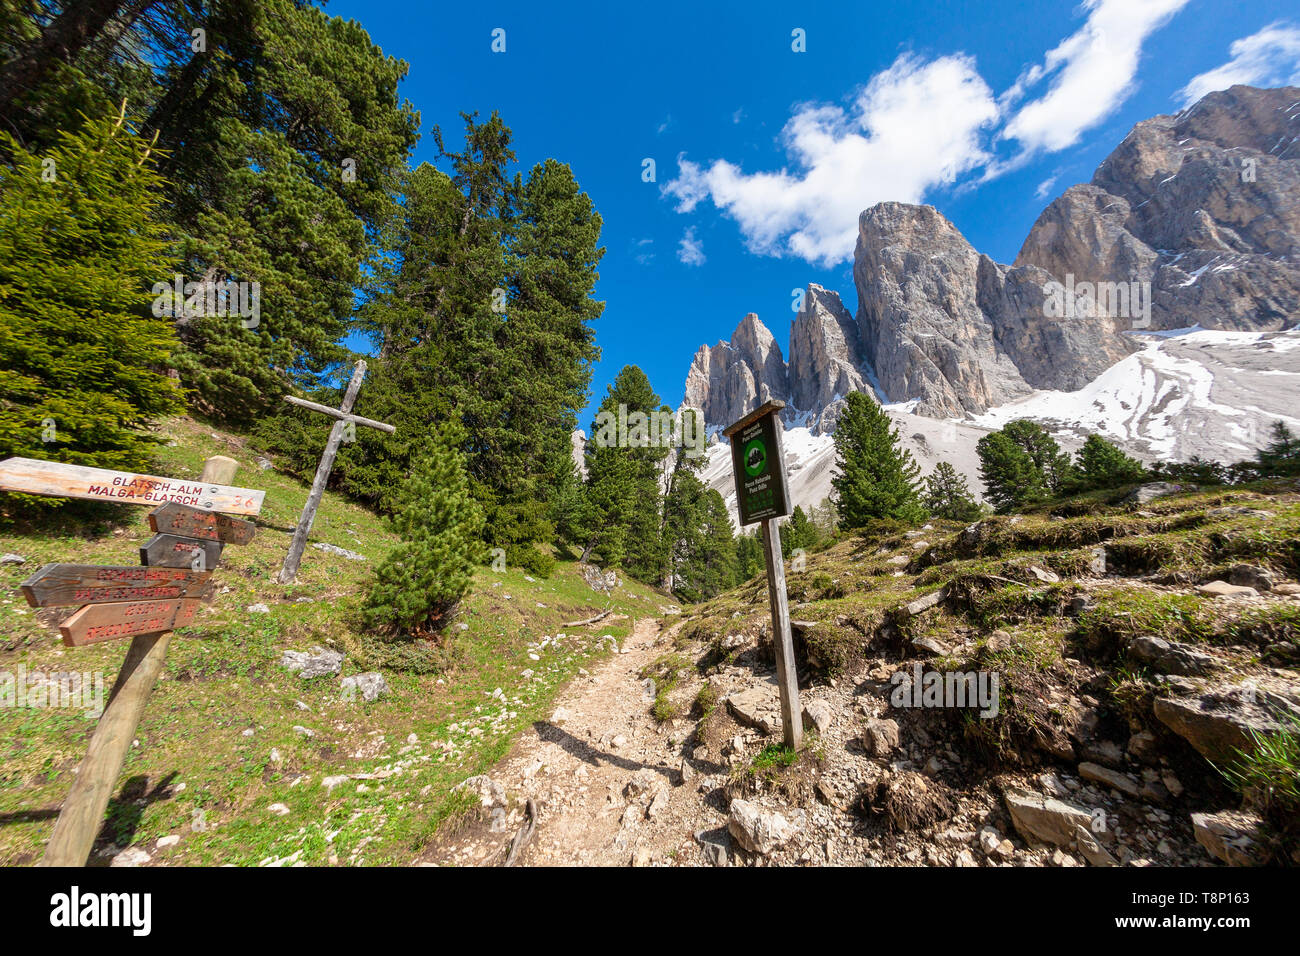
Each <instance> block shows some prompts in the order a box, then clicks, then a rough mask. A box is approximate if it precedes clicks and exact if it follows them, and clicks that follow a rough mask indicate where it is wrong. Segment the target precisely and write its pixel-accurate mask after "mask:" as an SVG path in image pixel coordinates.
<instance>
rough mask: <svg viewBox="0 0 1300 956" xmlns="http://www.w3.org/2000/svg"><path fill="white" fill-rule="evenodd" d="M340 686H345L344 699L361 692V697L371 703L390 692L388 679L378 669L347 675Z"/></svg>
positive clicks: (349, 698)
mask: <svg viewBox="0 0 1300 956" xmlns="http://www.w3.org/2000/svg"><path fill="white" fill-rule="evenodd" d="M340 686H341V687H342V688H343V699H344V700H352V699H353V698H355V697H356V696H357V694H360V695H361V699H362V700H364V701H366V702H367V703H369V702H370V701H375V700H378V699H379V698H380V697H382V696H384V695H385V694H387V693H388V681H386V680H384V675H383V674H381V673H379V672H378V671H369V672H368V673H365V674H357V675H355V676H354V677H345V678H343V681H342V683H341V684H340Z"/></svg>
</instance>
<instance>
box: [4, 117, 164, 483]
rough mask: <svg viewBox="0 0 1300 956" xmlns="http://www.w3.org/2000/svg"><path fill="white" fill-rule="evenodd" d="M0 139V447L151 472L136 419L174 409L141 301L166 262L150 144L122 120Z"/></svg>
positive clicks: (160, 328)
mask: <svg viewBox="0 0 1300 956" xmlns="http://www.w3.org/2000/svg"><path fill="white" fill-rule="evenodd" d="M0 150H3V151H4V152H6V153H7V154H8V155H9V156H10V160H9V162H7V163H4V164H0V355H3V356H4V362H3V367H2V368H0V458H6V457H9V456H10V455H21V456H25V457H31V458H43V459H51V460H57V461H66V462H72V463H76V464H83V465H96V466H101V467H107V468H121V469H125V470H129V471H130V470H146V468H147V467H148V465H149V464H150V461H151V454H150V452H151V448H152V446H153V443H154V442H155V441H156V440H157V439H154V438H152V437H150V436H148V435H147V434H145V433H144V432H142V431H141V429H142V428H143V427H144V426H146V425H148V424H149V423H150V422H151V420H153V419H155V418H157V417H158V416H160V415H165V414H168V413H171V412H175V411H179V410H180V408H181V407H182V406H181V401H180V400H181V393H180V390H179V388H178V387H177V386H176V384H175V383H174V382H173V381H172V380H171V379H170V378H168V376H167V369H168V367H169V365H170V360H171V355H172V353H173V350H174V349H175V348H176V347H177V343H176V339H175V335H174V334H173V331H172V328H171V325H170V323H169V322H168V321H167V320H166V319H165V318H159V317H157V316H155V315H154V314H153V312H152V311H151V308H150V305H151V302H152V295H151V294H150V289H151V284H152V282H153V281H154V278H155V276H156V274H157V270H158V269H159V268H160V267H162V268H166V265H167V263H168V258H167V252H166V243H165V238H164V235H163V228H162V227H161V226H160V225H159V224H158V223H157V221H156V220H155V218H154V216H155V213H156V212H157V209H158V205H159V189H160V181H159V179H158V177H157V175H156V174H155V173H154V172H153V169H152V158H151V156H150V150H149V148H148V146H147V145H146V144H145V143H143V142H141V141H140V140H139V139H138V138H137V137H136V136H135V134H134V133H132V131H131V130H130V129H129V128H128V127H127V125H126V123H125V122H124V121H123V120H122V119H121V118H120V117H118V118H116V119H114V118H99V119H93V120H89V121H87V122H86V123H85V124H84V125H83V126H81V127H80V128H79V129H78V131H77V132H76V133H65V134H63V135H62V136H60V137H59V139H58V142H57V143H56V145H55V146H54V147H53V148H51V149H50V150H48V151H47V152H46V153H45V154H43V155H39V156H38V155H35V154H33V153H31V152H29V151H27V150H26V149H25V148H24V147H23V146H22V145H21V144H20V143H18V142H17V141H15V140H14V139H12V138H10V137H8V136H7V134H4V133H0Z"/></svg>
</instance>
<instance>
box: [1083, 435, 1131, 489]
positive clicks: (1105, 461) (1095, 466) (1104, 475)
mask: <svg viewBox="0 0 1300 956" xmlns="http://www.w3.org/2000/svg"><path fill="white" fill-rule="evenodd" d="M1075 469H1076V473H1077V476H1078V477H1077V480H1076V481H1075V482H1074V484H1075V485H1076V486H1077V487H1078V488H1079V489H1080V490H1086V489H1090V488H1117V487H1119V486H1120V485H1127V484H1132V483H1134V482H1137V481H1141V480H1142V479H1143V478H1144V477H1146V473H1147V470H1146V468H1145V467H1143V465H1142V463H1141V462H1140V461H1138V460H1137V459H1135V458H1130V457H1129V456H1128V455H1126V454H1124V452H1123V451H1121V450H1120V449H1119V448H1118V447H1117V446H1116V445H1114V444H1113V443H1112V442H1108V441H1107V440H1106V439H1104V438H1102V437H1101V436H1100V435H1089V436H1088V438H1087V440H1086V441H1085V442H1084V443H1083V447H1082V448H1080V449H1079V451H1078V453H1077V454H1076V455H1075Z"/></svg>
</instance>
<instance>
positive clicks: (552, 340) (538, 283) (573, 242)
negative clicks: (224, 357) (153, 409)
mask: <svg viewBox="0 0 1300 956" xmlns="http://www.w3.org/2000/svg"><path fill="white" fill-rule="evenodd" d="M464 121H465V145H464V147H463V148H462V149H461V150H460V151H459V152H456V153H451V152H448V151H447V150H446V149H445V147H443V146H440V156H439V159H440V161H441V162H443V163H445V165H446V166H447V168H448V170H447V172H444V171H442V170H440V169H438V168H436V167H434V166H432V165H428V164H424V165H421V166H420V167H418V168H417V169H415V170H413V171H411V173H410V174H409V175H408V176H407V177H406V179H405V181H404V183H403V187H402V188H403V193H404V196H405V201H404V202H403V203H402V205H401V208H400V215H399V216H398V217H397V218H396V219H394V221H393V222H392V223H391V224H390V228H389V230H388V234H387V235H386V238H385V239H384V244H385V245H387V246H391V248H392V249H393V250H394V252H393V254H392V256H391V257H390V258H389V259H388V260H387V261H386V262H385V264H384V266H383V268H382V269H380V270H379V271H378V272H377V273H376V275H375V277H374V280H373V282H372V283H371V284H370V285H369V286H368V289H367V298H366V302H365V303H364V305H363V306H362V307H361V309H360V311H359V324H360V327H361V329H362V330H363V331H364V332H365V333H366V334H367V335H368V336H369V337H370V338H371V340H372V341H373V343H374V345H375V348H376V350H377V352H378V355H377V356H376V358H375V359H374V360H373V362H372V372H371V375H370V379H369V381H368V382H367V385H366V388H365V389H363V390H362V392H361V397H360V399H359V401H358V404H357V413H358V414H361V415H366V416H368V417H372V418H377V419H381V420H383V421H387V422H390V423H392V424H394V425H396V426H397V429H398V431H397V434H396V435H395V436H388V435H379V434H366V435H362V434H361V433H360V432H358V435H357V442H356V443H355V444H353V445H351V446H348V447H345V449H344V450H343V452H342V453H341V454H340V456H339V461H338V464H337V465H336V467H335V472H334V475H335V479H334V480H335V481H336V482H337V486H338V487H339V488H340V489H342V490H344V491H346V492H349V493H351V494H354V495H357V496H359V497H363V498H367V499H369V500H371V501H372V502H373V503H374V504H376V505H377V506H378V507H379V508H381V509H388V508H390V507H391V503H390V501H389V497H390V495H391V489H393V488H395V487H396V485H397V477H396V476H397V475H399V474H400V473H401V470H402V469H403V468H405V467H406V462H407V461H408V460H409V457H410V454H411V450H412V448H413V447H414V446H413V444H412V443H413V442H417V441H418V439H419V436H421V435H422V434H424V433H425V431H426V430H427V429H428V428H429V427H430V425H432V424H435V423H437V422H439V421H442V420H446V419H451V418H455V419H456V420H457V421H459V422H460V423H461V424H462V425H463V426H464V428H465V432H464V434H465V444H464V451H465V453H466V460H467V468H468V470H469V474H470V478H471V482H472V485H471V487H472V489H473V493H474V496H475V498H476V500H478V501H479V503H480V505H481V506H482V508H483V511H484V515H485V518H486V522H485V532H484V533H485V536H486V538H487V541H488V543H489V544H491V545H493V546H499V547H503V548H505V549H506V551H507V553H508V554H509V555H511V557H510V558H509V560H510V561H511V563H526V562H529V561H533V560H535V558H534V555H535V554H536V553H537V552H536V549H534V548H533V547H532V542H535V541H548V540H549V539H551V538H552V537H553V536H554V535H555V534H556V532H557V529H556V523H557V522H558V521H560V520H562V518H561V515H560V514H559V512H558V510H557V509H558V508H560V501H559V497H558V496H559V495H560V493H561V490H562V489H563V488H564V487H565V486H566V485H567V484H568V483H569V482H570V481H571V478H572V476H571V473H572V470H573V467H572V439H571V435H572V432H573V429H574V428H575V427H576V424H577V418H576V409H577V408H578V407H580V406H581V405H582V404H584V403H585V401H586V394H587V388H588V386H589V384H590V378H591V363H592V362H593V361H594V360H595V359H596V358H597V356H598V354H599V352H598V350H597V348H596V346H595V344H594V337H593V332H592V327H591V324H590V323H591V322H592V321H593V320H594V319H595V318H596V317H597V316H599V314H600V312H601V309H602V308H603V305H602V303H600V302H598V301H596V300H595V299H594V298H592V293H593V290H594V283H595V279H596V270H595V267H596V263H597V262H598V260H599V258H600V256H601V254H602V252H603V250H602V249H601V248H600V247H599V245H598V240H599V233H600V216H599V215H598V214H597V213H596V211H595V210H594V208H593V207H592V204H591V201H590V199H589V197H588V196H587V195H586V194H585V193H582V192H581V191H580V190H579V188H578V186H577V184H576V183H575V182H574V180H573V178H572V174H571V173H570V172H569V170H568V167H566V166H564V165H562V164H560V163H556V162H554V161H548V162H547V163H544V164H540V165H539V166H537V167H535V168H534V169H533V170H532V172H531V173H530V175H529V177H528V179H527V180H526V181H522V180H520V178H519V177H518V176H515V178H514V179H513V180H511V179H510V164H511V163H512V162H513V160H514V152H513V150H512V148H511V136H510V131H509V129H508V128H507V127H506V126H505V124H504V123H503V122H502V121H501V119H500V117H499V116H497V115H496V114H493V115H492V116H491V117H490V118H489V119H488V120H486V121H482V122H480V121H479V120H478V119H477V118H476V117H475V116H473V115H465V116H464ZM434 135H435V139H436V140H437V142H438V143H439V144H442V143H443V137H442V134H441V132H440V131H438V130H436V129H435V134H434ZM337 394H338V390H331V391H323V392H322V394H321V399H322V400H323V401H334V400H335V399H336V397H337ZM321 425H322V423H321V422H319V420H313V416H310V415H307V414H303V413H300V412H297V411H294V410H292V409H287V410H286V411H285V412H284V413H283V414H282V415H281V416H279V418H278V419H277V420H276V421H275V422H274V423H269V424H267V425H266V426H264V427H263V435H264V437H265V438H266V439H267V441H268V442H269V443H270V444H271V446H272V447H273V448H274V449H275V450H277V451H280V452H281V453H283V454H286V455H288V456H289V457H290V459H291V461H292V463H293V466H294V468H295V470H298V471H299V472H300V473H301V474H303V475H304V476H306V475H308V474H310V473H311V471H312V469H314V468H315V464H314V462H315V459H316V458H317V457H318V455H319V450H318V449H319V446H320V441H321V437H320V435H321V432H320V429H321ZM571 490H572V489H570V491H571ZM575 503H576V499H574V498H573V496H572V495H570V500H569V502H568V504H567V505H566V507H569V506H572V505H573V504H575ZM574 517H575V513H572V512H571V513H570V514H569V515H567V516H566V517H564V518H563V520H565V521H567V523H568V528H567V531H566V532H565V534H567V535H572V534H574V533H575V528H574V525H573V520H572V519H573V518H574ZM570 540H572V539H570ZM575 543H576V542H575Z"/></svg>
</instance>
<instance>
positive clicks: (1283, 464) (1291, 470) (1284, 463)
mask: <svg viewBox="0 0 1300 956" xmlns="http://www.w3.org/2000/svg"><path fill="white" fill-rule="evenodd" d="M1270 434H1271V435H1272V440H1271V441H1269V443H1268V445H1266V446H1265V447H1264V448H1262V449H1261V450H1260V451H1259V453H1258V454H1257V455H1256V460H1257V461H1258V463H1259V470H1260V471H1263V472H1264V473H1265V474H1270V475H1283V476H1285V475H1295V474H1300V438H1297V437H1296V436H1295V433H1294V432H1292V431H1291V427H1290V426H1289V425H1287V423H1286V422H1284V421H1275V422H1273V425H1272V427H1271V429H1270Z"/></svg>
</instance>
